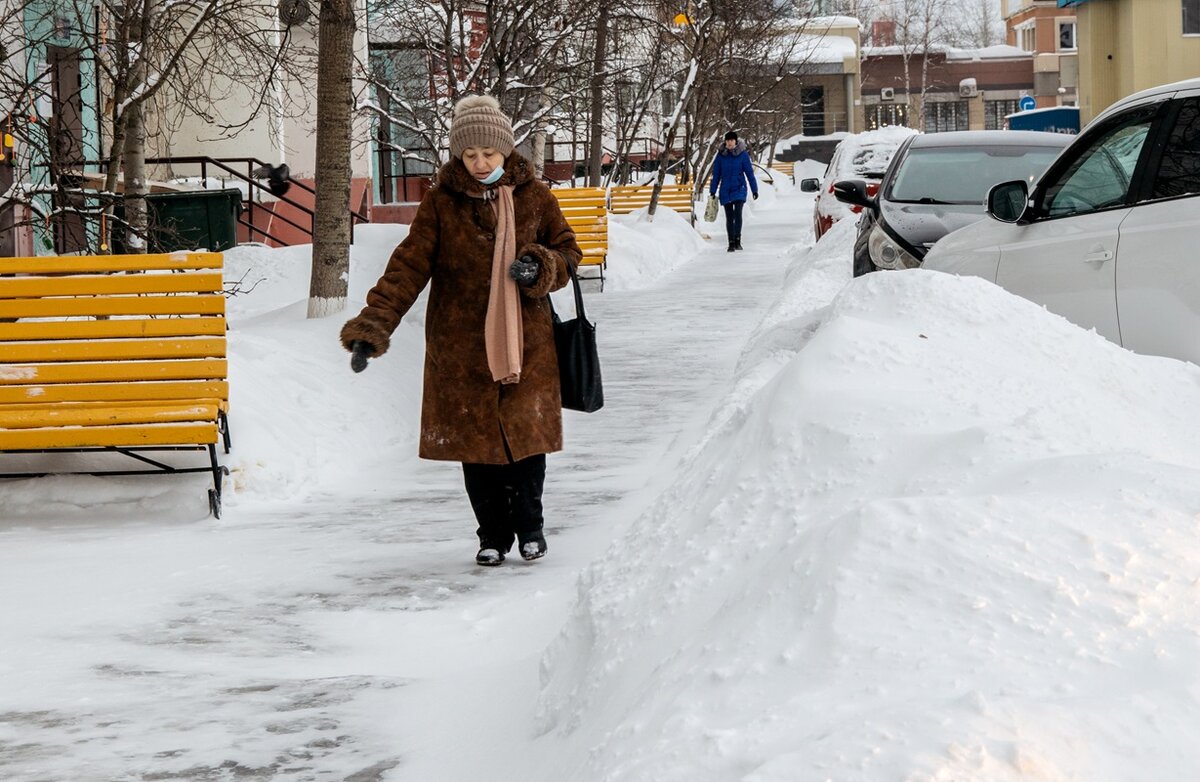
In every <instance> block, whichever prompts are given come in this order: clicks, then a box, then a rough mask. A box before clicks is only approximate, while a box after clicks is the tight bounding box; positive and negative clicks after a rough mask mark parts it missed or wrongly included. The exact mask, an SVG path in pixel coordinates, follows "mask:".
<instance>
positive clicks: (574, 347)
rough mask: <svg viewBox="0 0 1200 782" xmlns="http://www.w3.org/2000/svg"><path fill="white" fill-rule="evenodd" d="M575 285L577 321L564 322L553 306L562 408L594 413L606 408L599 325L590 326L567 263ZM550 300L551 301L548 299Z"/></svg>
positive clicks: (571, 269) (575, 279)
mask: <svg viewBox="0 0 1200 782" xmlns="http://www.w3.org/2000/svg"><path fill="white" fill-rule="evenodd" d="M567 271H569V272H570V273H571V282H572V283H573V284H574V285H575V318H574V319H573V320H568V321H562V320H559V318H558V313H557V312H555V311H554V303H553V302H551V303H550V316H551V317H552V318H553V320H554V347H555V349H556V350H557V352H558V384H559V387H560V388H561V389H562V406H563V408H564V409H567V410H579V411H580V412H584V413H594V412H596V411H597V410H599V409H600V408H601V407H604V386H603V385H602V383H601V382H600V354H599V353H597V352H596V324H594V323H589V322H588V319H587V315H586V313H584V311H583V293H582V292H581V291H580V290H579V277H577V276H576V274H575V267H574V266H572V265H571V264H569V263H568V264H567ZM547 301H549V298H547Z"/></svg>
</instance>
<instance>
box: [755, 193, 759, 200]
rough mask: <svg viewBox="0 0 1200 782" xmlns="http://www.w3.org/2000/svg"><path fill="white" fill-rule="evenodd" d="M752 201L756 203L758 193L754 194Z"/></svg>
mask: <svg viewBox="0 0 1200 782" xmlns="http://www.w3.org/2000/svg"><path fill="white" fill-rule="evenodd" d="M754 200H755V201H757V200H758V193H755V194H754Z"/></svg>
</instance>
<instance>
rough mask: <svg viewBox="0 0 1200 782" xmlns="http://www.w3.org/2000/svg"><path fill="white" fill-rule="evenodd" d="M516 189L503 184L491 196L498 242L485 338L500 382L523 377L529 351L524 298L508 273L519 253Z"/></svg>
mask: <svg viewBox="0 0 1200 782" xmlns="http://www.w3.org/2000/svg"><path fill="white" fill-rule="evenodd" d="M512 191H513V189H512V187H511V186H508V185H502V186H500V187H497V188H496V189H495V190H494V191H492V192H494V193H495V194H496V197H495V198H488V199H487V200H488V202H489V203H491V204H492V208H493V209H495V210H496V243H495V245H494V246H493V249H492V285H491V290H490V291H489V293H488V306H487V315H486V317H485V318H484V321H483V338H484V344H485V345H486V346H487V360H488V369H490V370H491V372H492V380H495V381H498V382H500V383H517V382H519V381H520V380H521V357H522V356H523V355H524V353H525V334H524V332H523V331H522V329H521V298H520V294H519V293H518V292H517V283H516V281H515V280H513V279H512V278H511V277H509V276H508V268H509V267H510V266H512V263H513V261H514V260H516V257H517V237H516V219H515V217H514V216H513V196H512ZM485 198H487V196H485Z"/></svg>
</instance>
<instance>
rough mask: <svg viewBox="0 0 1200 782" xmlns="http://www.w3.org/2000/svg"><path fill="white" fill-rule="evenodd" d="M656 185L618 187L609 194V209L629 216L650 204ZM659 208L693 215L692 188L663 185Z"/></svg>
mask: <svg viewBox="0 0 1200 782" xmlns="http://www.w3.org/2000/svg"><path fill="white" fill-rule="evenodd" d="M653 193H654V185H652V184H651V185H641V186H638V185H617V186H615V187H613V188H612V190H611V191H610V193H609V208H610V209H611V210H612V211H613V212H614V213H616V214H628V213H629V212H633V211H635V210H637V209H641V208H642V207H645V206H648V205H649V204H650V196H651V195H652V194H653ZM658 204H659V206H665V207H667V208H669V209H674V210H675V211H676V212H681V213H683V214H691V212H692V186H691V185H663V188H662V192H661V193H660V194H659V197H658Z"/></svg>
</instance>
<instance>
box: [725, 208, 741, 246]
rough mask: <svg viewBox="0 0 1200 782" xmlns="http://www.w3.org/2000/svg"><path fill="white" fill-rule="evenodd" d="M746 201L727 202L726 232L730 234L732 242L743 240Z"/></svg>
mask: <svg viewBox="0 0 1200 782" xmlns="http://www.w3.org/2000/svg"><path fill="white" fill-rule="evenodd" d="M745 205H746V202H745V201H730V202H729V203H727V204H725V233H727V234H729V241H730V242H740V241H741V240H742V207H743V206H745Z"/></svg>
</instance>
